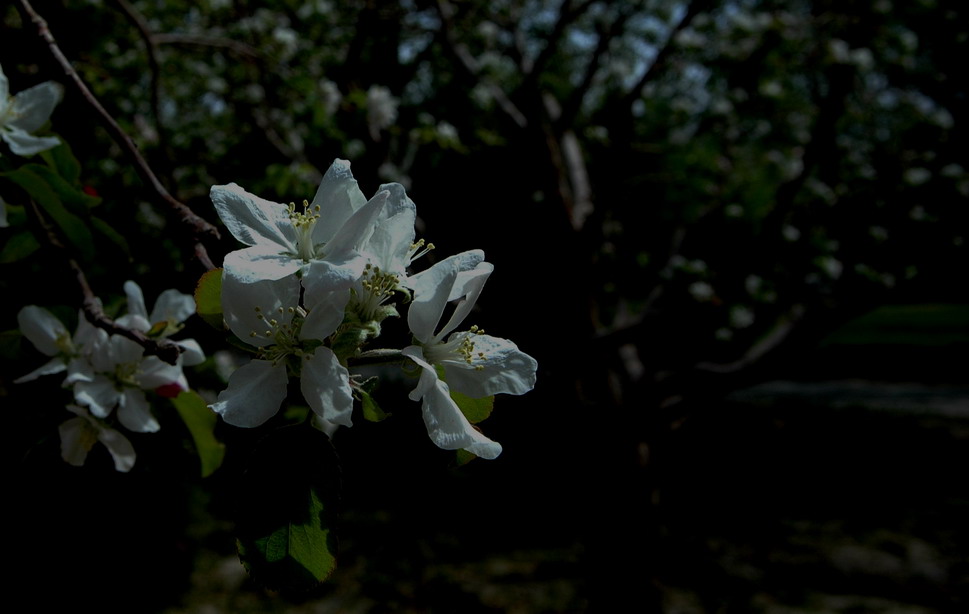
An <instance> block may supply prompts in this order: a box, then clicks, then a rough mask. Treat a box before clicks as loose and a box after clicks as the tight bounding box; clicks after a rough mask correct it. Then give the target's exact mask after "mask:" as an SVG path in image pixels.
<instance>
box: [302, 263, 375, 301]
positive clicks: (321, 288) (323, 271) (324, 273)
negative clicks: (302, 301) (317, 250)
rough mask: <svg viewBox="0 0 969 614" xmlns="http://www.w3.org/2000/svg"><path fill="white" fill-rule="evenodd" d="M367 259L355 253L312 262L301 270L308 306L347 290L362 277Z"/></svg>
mask: <svg viewBox="0 0 969 614" xmlns="http://www.w3.org/2000/svg"><path fill="white" fill-rule="evenodd" d="M366 266H367V259H366V258H364V257H363V256H361V255H360V254H357V253H355V252H347V253H344V254H341V257H339V258H334V259H332V260H330V259H327V260H314V261H313V262H311V263H309V264H308V265H307V266H306V267H305V268H304V269H303V287H304V288H306V300H307V303H309V304H315V303H318V302H320V301H324V300H326V299H327V297H329V296H330V294H332V293H333V292H337V291H339V290H348V289H349V288H350V286H352V285H353V283H354V282H356V281H357V280H358V279H360V278H361V277H362V276H363V271H364V267H366Z"/></svg>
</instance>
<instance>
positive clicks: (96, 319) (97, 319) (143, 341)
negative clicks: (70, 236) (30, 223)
mask: <svg viewBox="0 0 969 614" xmlns="http://www.w3.org/2000/svg"><path fill="white" fill-rule="evenodd" d="M30 204H31V210H32V211H33V213H34V217H36V218H37V222H38V223H39V224H40V226H41V228H42V229H43V230H44V234H45V236H46V238H47V243H48V244H49V245H50V246H51V247H53V248H54V249H56V250H58V251H60V252H61V253H63V254H64V256H65V260H66V261H67V266H68V267H69V268H70V269H71V272H73V273H74V278H75V279H76V280H77V285H78V286H79V288H80V290H81V307H82V309H83V310H84V316H85V317H86V318H87V319H88V321H89V322H90V323H91V324H93V325H94V326H97V327H98V328H101V329H104V330H105V331H107V332H108V333H110V334H115V335H121V336H123V337H127V338H128V339H131V340H132V341H134V342H135V343H137V344H138V345H140V346H141V347H143V348H145V354H146V355H148V356H157V357H158V358H160V359H161V360H164V361H165V362H167V363H168V364H170V365H174V364H175V362H176V361H177V360H178V357H179V356H180V355H181V353H182V348H181V347H179V346H178V344H176V343H174V342H173V341H170V340H168V339H160V340H155V339H152V338H151V337H148V336H147V335H145V334H144V333H142V332H141V331H138V330H134V329H131V328H128V327H126V326H121V325H120V324H118V323H117V322H115V321H114V320H112V319H111V318H109V317H108V316H107V314H106V313H104V309H103V308H102V306H101V301H100V300H98V297H97V296H95V294H94V291H93V290H91V285H90V284H89V283H88V281H87V275H85V274H84V269H83V268H81V265H80V264H79V263H78V262H77V260H75V259H74V258H73V257H71V255H70V253H69V252H68V249H67V248H66V247H65V246H64V244H63V243H61V240H60V239H59V238H58V236H57V233H56V232H55V231H54V229H53V228H51V225H50V223H49V222H48V221H47V220H46V219H44V216H43V214H42V213H41V212H40V208H39V207H38V206H37V204H36V203H34V202H33V201H31V203H30Z"/></svg>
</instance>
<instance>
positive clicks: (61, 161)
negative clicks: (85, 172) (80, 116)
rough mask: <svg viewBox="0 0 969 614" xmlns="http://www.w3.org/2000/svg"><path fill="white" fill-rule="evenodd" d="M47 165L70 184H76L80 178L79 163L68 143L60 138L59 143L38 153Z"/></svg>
mask: <svg viewBox="0 0 969 614" xmlns="http://www.w3.org/2000/svg"><path fill="white" fill-rule="evenodd" d="M40 157H41V158H43V160H44V162H46V163H47V165H48V166H50V167H51V168H53V169H54V170H56V171H57V174H58V175H60V176H61V177H63V178H64V179H65V180H66V181H67V182H68V183H70V184H71V185H77V183H78V182H80V180H81V163H80V162H79V161H78V159H77V158H75V157H74V153H73V152H72V151H71V147H70V145H68V144H67V141H65V140H64V139H61V144H60V145H58V146H57V147H54V148H53V149H48V150H47V151H43V152H41V154H40Z"/></svg>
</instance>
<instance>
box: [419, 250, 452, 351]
mask: <svg viewBox="0 0 969 614" xmlns="http://www.w3.org/2000/svg"><path fill="white" fill-rule="evenodd" d="M457 274H458V270H457V267H456V266H455V261H453V260H450V259H445V260H441V261H440V262H438V263H436V264H435V265H434V266H432V267H431V268H429V269H427V270H426V271H424V272H422V273H420V277H419V278H414V277H412V278H411V282H412V284H413V285H412V288H413V289H414V300H412V301H411V303H410V306H408V308H407V325H408V326H409V327H410V331H411V332H412V333H413V334H414V337H416V338H417V340H418V341H420V342H421V343H429V342H430V341H431V339H433V337H434V329H435V328H437V323H438V322H439V321H440V320H441V315H442V314H443V313H444V307H445V306H447V302H448V296H449V295H450V293H451V286H452V285H453V284H454V279H455V277H457Z"/></svg>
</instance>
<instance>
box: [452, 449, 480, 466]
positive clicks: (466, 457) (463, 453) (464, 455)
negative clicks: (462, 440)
mask: <svg viewBox="0 0 969 614" xmlns="http://www.w3.org/2000/svg"><path fill="white" fill-rule="evenodd" d="M454 458H455V465H457V466H458V467H461V466H462V465H467V464H468V463H470V462H471V461H473V460H474V459H476V458H478V455H477V454H474V453H473V452H468V451H467V450H458V451H457V452H456V453H455V455H454Z"/></svg>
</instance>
